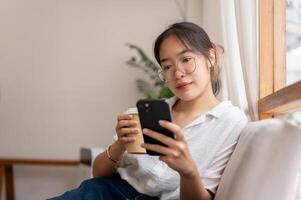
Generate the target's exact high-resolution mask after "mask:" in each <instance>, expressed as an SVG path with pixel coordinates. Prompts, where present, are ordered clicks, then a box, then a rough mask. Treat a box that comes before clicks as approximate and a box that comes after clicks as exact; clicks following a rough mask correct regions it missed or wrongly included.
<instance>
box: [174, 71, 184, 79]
mask: <svg viewBox="0 0 301 200" xmlns="http://www.w3.org/2000/svg"><path fill="white" fill-rule="evenodd" d="M174 76H175V79H181V78H183V77H184V76H185V73H183V72H182V71H181V70H179V69H176V71H175V74H174Z"/></svg>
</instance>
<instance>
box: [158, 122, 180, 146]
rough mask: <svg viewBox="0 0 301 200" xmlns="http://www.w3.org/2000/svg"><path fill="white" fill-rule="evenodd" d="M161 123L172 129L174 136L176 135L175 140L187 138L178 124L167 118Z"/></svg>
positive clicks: (164, 126)
mask: <svg viewBox="0 0 301 200" xmlns="http://www.w3.org/2000/svg"><path fill="white" fill-rule="evenodd" d="M159 124H160V126H162V127H163V128H166V129H168V130H170V131H171V132H173V133H174V136H175V140H178V141H182V140H185V138H184V135H183V133H182V131H181V128H180V127H179V126H178V125H176V124H174V123H172V122H169V121H165V120H160V121H159Z"/></svg>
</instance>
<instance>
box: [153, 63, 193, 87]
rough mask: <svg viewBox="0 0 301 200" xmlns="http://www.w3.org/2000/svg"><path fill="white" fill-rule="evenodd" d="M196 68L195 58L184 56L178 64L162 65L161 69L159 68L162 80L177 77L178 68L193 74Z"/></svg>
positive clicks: (166, 80) (167, 80)
mask: <svg viewBox="0 0 301 200" xmlns="http://www.w3.org/2000/svg"><path fill="white" fill-rule="evenodd" d="M195 69H196V63H195V58H194V57H184V58H182V59H181V60H180V61H179V62H178V63H177V65H176V66H173V65H162V67H161V69H159V70H158V74H159V77H160V79H161V80H162V81H165V82H169V81H172V80H174V79H175V73H176V71H177V70H179V71H180V72H182V73H185V74H191V73H193V72H194V71H195Z"/></svg>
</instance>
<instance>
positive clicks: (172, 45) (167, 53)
mask: <svg viewBox="0 0 301 200" xmlns="http://www.w3.org/2000/svg"><path fill="white" fill-rule="evenodd" d="M159 54H160V61H161V62H160V64H161V67H162V68H163V71H167V70H169V69H171V68H173V69H176V70H175V71H174V73H173V76H172V78H170V76H169V80H167V81H166V85H167V87H168V88H169V89H170V90H171V91H172V92H173V93H174V94H175V95H176V96H177V97H178V98H180V99H181V100H184V101H191V100H194V99H196V98H197V97H200V96H201V95H202V94H204V92H205V91H208V89H209V90H210V91H211V92H212V90H211V81H210V72H209V67H208V66H210V65H209V64H210V63H209V61H208V60H207V59H206V58H205V57H204V56H203V55H202V54H201V53H196V51H191V49H188V48H187V47H185V46H184V45H183V44H182V42H181V41H180V40H179V39H178V38H177V37H176V36H174V35H171V36H169V37H167V38H166V39H165V40H164V41H163V42H162V44H161V47H160V52H159ZM191 58H194V60H195V66H196V68H195V70H194V71H193V72H191V73H185V70H183V67H180V69H179V68H178V67H177V66H184V65H185V64H183V63H185V62H187V61H188V60H189V59H191ZM179 63H182V64H179ZM181 68H182V69H181ZM165 74H166V73H165Z"/></svg>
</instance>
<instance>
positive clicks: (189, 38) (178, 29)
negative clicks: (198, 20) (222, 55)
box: [154, 22, 221, 95]
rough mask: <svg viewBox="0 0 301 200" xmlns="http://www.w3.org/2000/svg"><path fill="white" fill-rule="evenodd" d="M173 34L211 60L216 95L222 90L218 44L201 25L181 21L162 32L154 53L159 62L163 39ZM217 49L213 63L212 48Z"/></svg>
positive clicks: (211, 72) (211, 74) (212, 80)
mask: <svg viewBox="0 0 301 200" xmlns="http://www.w3.org/2000/svg"><path fill="white" fill-rule="evenodd" d="M171 35H175V36H176V37H177V38H178V39H179V40H180V41H181V42H182V43H183V45H184V46H185V47H187V48H188V47H190V48H192V49H193V50H196V51H198V52H200V53H201V54H202V55H204V56H205V58H206V59H208V60H209V62H210V64H211V65H212V66H211V67H210V77H211V86H212V90H213V93H214V95H217V94H218V93H219V91H220V85H221V84H220V78H219V74H220V67H219V66H218V63H219V62H218V60H217V59H218V57H217V56H216V55H217V53H216V46H215V44H213V43H212V42H211V41H210V38H209V36H208V34H207V33H206V32H205V31H204V29H202V28H201V27H200V26H198V25H196V24H194V23H191V22H180V23H175V24H172V25H170V26H169V27H168V28H167V29H166V30H165V31H164V32H163V33H161V34H160V35H159V36H158V37H157V39H156V41H155V45H154V54H155V58H156V60H157V62H158V63H159V64H161V63H160V48H161V45H162V43H163V41H164V40H165V39H166V38H168V37H169V36H171ZM211 49H214V50H215V62H214V63H212V62H211V59H210V52H209V51H210V50H211Z"/></svg>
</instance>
